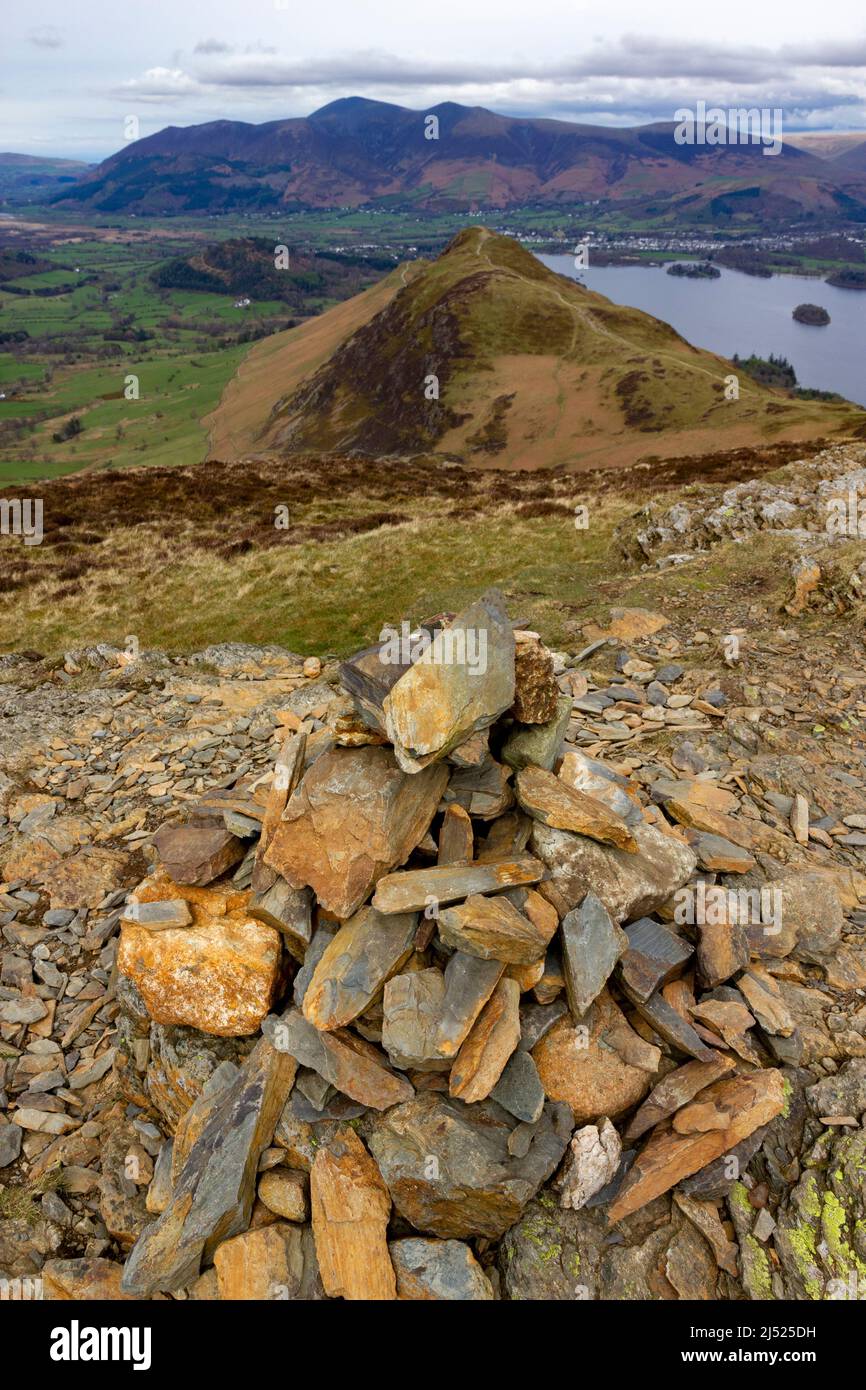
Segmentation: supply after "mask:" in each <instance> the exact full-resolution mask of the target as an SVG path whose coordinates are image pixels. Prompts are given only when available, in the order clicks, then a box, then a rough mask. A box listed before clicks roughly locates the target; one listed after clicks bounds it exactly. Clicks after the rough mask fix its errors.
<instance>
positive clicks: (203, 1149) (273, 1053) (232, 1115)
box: [121, 1038, 297, 1298]
mask: <svg viewBox="0 0 866 1390" xmlns="http://www.w3.org/2000/svg"><path fill="white" fill-rule="evenodd" d="M296 1070H297V1064H296V1062H295V1060H294V1058H292V1057H290V1056H288V1055H287V1054H286V1053H281V1052H278V1051H277V1050H276V1049H275V1048H273V1047H272V1046H271V1044H270V1043H269V1042H268V1041H267V1039H265V1038H261V1039H260V1040H259V1042H257V1043H256V1046H255V1048H254V1049H253V1051H252V1052H251V1053H250V1056H249V1058H248V1059H247V1061H246V1063H245V1065H244V1067H243V1070H242V1071H241V1073H240V1075H239V1076H238V1078H237V1079H236V1081H235V1082H234V1083H233V1084H232V1085H231V1086H230V1087H229V1089H228V1091H227V1092H226V1094H225V1096H224V1099H223V1101H222V1103H221V1104H220V1105H219V1106H218V1107H217V1109H216V1111H215V1112H214V1114H213V1115H212V1116H211V1118H210V1120H209V1121H208V1123H207V1124H206V1125H205V1128H204V1129H203V1131H202V1133H201V1134H200V1135H199V1137H198V1139H197V1140H196V1142H195V1143H194V1144H193V1147H192V1149H191V1151H190V1154H189V1157H188V1158H187V1161H186V1163H185V1164H184V1166H183V1171H182V1172H181V1174H180V1177H179V1178H178V1181H177V1184H176V1186H175V1189H174V1192H173V1193H172V1197H171V1201H170V1202H169V1204H168V1206H167V1207H166V1209H165V1211H164V1212H163V1213H162V1215H161V1216H160V1217H159V1218H158V1220H156V1221H155V1222H154V1223H153V1224H152V1225H150V1226H147V1227H145V1229H144V1231H142V1233H141V1235H140V1236H139V1238H138V1240H137V1242H136V1244H135V1246H134V1248H133V1250H132V1253H131V1255H130V1257H129V1259H128V1261H127V1263H126V1268H125V1270H124V1273H123V1280H122V1282H121V1287H122V1289H123V1291H124V1293H130V1294H136V1295H137V1296H138V1297H140V1298H148V1297H150V1296H151V1295H152V1294H154V1293H157V1292H163V1293H171V1292H172V1291H173V1290H175V1289H180V1288H183V1287H184V1286H185V1285H187V1284H190V1283H192V1281H193V1280H194V1279H195V1278H197V1276H198V1274H199V1272H200V1270H201V1266H202V1262H203V1261H204V1263H207V1262H208V1261H209V1259H210V1258H212V1256H213V1252H214V1251H215V1249H216V1247H217V1246H218V1245H219V1244H220V1243H221V1241H224V1240H228V1239H229V1238H230V1237H231V1236H235V1235H238V1234H239V1233H240V1232H241V1231H245V1230H246V1229H247V1227H248V1226H249V1223H250V1215H251V1213H252V1209H253V1202H254V1200H255V1193H256V1174H257V1171H258V1165H259V1159H260V1158H261V1156H262V1154H263V1153H264V1151H265V1149H266V1148H267V1147H268V1145H269V1144H270V1142H271V1139H272V1137H273V1134H274V1129H275V1128H276V1124H277V1121H278V1119H279V1118H280V1112H281V1111H282V1109H283V1106H284V1105H285V1103H286V1099H287V1097H288V1094H289V1091H290V1090H291V1088H292V1083H293V1081H294V1079H295V1072H296Z"/></svg>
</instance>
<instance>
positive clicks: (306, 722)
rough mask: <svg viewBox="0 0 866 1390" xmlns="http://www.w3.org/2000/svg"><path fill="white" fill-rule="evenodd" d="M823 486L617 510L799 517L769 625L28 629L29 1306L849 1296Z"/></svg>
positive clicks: (21, 1002)
mask: <svg viewBox="0 0 866 1390" xmlns="http://www.w3.org/2000/svg"><path fill="white" fill-rule="evenodd" d="M816 480H817V481H816V484H815V485H816V486H818V484H819V483H820V481H821V475H820V474H816ZM766 486H768V487H769V486H770V485H769V484H767V485H766ZM804 489H805V490H804ZM807 492H808V488H806V487H805V484H804V485H803V486H801V489H800V493H799V494H798V495H797V496H796V497H795V496H790V497H788V496H780V495H779V494H778V493H777V494H774V495H773V496H772V497H771V496H769V495H768V496H763V495H762V496H760V497H758V496H756V494H755V489H752V490H751V492H750V491H749V488H748V486H747V485H743V486H742V488H740V490H739V491H737V492H736V496H731V497H728V498H727V500H725V501H723V502H722V503H721V505H720V508H719V509H717V511H718V515H717V516H716V519H715V520H713V519H712V512H713V508H712V507H709V506H708V505H703V503H702V504H701V505H698V504H697V503H695V504H693V507H692V511H691V513H690V515H689V517H688V518H685V517H684V516H683V513H682V511H673V512H671V511H669V512H667V513H665V514H653V515H652V516H650V517H648V518H647V519H646V527H645V528H644V529H643V530H642V531H641V532H640V534H639V535H638V534H636V535H635V538H634V543H635V545H636V547H637V548H638V550H639V551H640V553H641V554H642V555H643V557H644V560H645V562H646V563H649V564H653V565H654V564H655V563H656V562H657V561H658V562H660V563H661V564H663V565H665V564H668V563H670V564H676V565H680V564H685V565H688V563H689V556H690V555H693V554H695V553H697V552H699V551H700V550H701V549H702V548H706V546H709V545H712V544H714V543H715V540H714V537H716V538H717V536H718V533H719V531H720V530H721V529H725V528H726V529H727V532H728V533H731V529H732V528H733V530H734V531H736V528H737V527H740V528H741V530H742V531H743V534H744V535H746V536H749V535H751V536H752V543H763V541H764V540H765V539H766V537H765V536H764V532H765V531H766V529H767V527H768V526H773V527H776V528H778V527H779V525H780V524H784V526H785V527H786V529H788V530H789V531H792V532H793V531H795V530H796V531H798V532H799V533H800V536H801V540H803V548H802V554H801V557H800V561H799V562H798V564H797V566H796V567H795V573H794V574H793V576H792V583H791V592H790V595H789V601H788V604H787V608H786V609H783V610H782V611H777V612H772V613H771V612H768V611H767V610H766V608H764V609H763V610H762V609H761V599H760V596H756V598H755V601H754V604H753V612H752V617H753V618H754V622H753V624H752V625H751V626H750V627H748V628H744V627H742V626H740V627H736V626H735V625H734V622H735V619H734V618H733V616H732V610H731V609H730V608H729V607H727V606H726V598H725V594H724V593H723V592H722V591H716V592H712V593H705V594H703V595H699V596H697V597H694V598H693V600H692V601H691V602H686V601H682V602H676V603H672V604H671V608H670V611H666V612H655V611H650V610H648V609H643V608H635V607H630V608H613V609H611V610H610V612H609V613H608V614H607V616H606V617H605V618H604V620H603V621H601V622H599V623H597V624H595V625H590V626H588V627H587V629H586V631H585V633H584V639H585V640H584V642H583V645H582V646H581V648H580V649H579V650H573V651H568V652H561V651H549V650H548V649H547V648H546V647H545V646H544V644H543V641H542V640H541V638H540V637H539V636H538V635H536V634H534V633H531V632H527V631H525V630H523V629H522V628H520V627H519V626H518V627H517V628H516V629H515V627H514V625H513V624H512V623H511V621H510V619H509V617H508V616H507V615H506V613H505V611H504V608H503V605H502V603H501V601H500V600H499V598H498V597H497V596H496V595H487V596H484V597H482V598H479V599H478V600H477V601H476V602H475V603H474V604H472V605H471V606H470V607H469V608H467V609H466V610H464V612H463V613H461V614H457V615H439V617H438V618H437V619H436V620H431V622H430V624H429V625H428V626H427V627H425V628H424V629H423V631H421V630H419V631H418V632H416V633H415V634H414V635H413V636H412V638H411V641H412V642H414V643H416V646H415V647H414V649H413V650H412V651H411V652H410V654H409V660H410V662H411V661H412V660H413V659H414V664H407V661H406V659H405V653H403V652H401V651H400V649H399V644H398V645H397V647H396V648H394V649H388V650H384V649H380V647H379V645H378V644H377V645H375V646H374V647H372V648H371V649H369V650H368V651H366V652H365V653H360V654H358V655H357V656H356V657H353V658H351V659H350V660H349V661H347V662H346V663H344V664H343V665H341V666H338V665H336V664H329V665H326V666H324V667H322V665H321V663H320V662H319V661H318V660H316V659H308V660H307V661H303V660H302V659H301V658H300V657H296V656H294V655H293V654H292V653H290V652H287V651H284V650H282V649H279V648H253V647H247V646H241V645H234V644H226V645H222V646H214V647H211V648H209V649H207V650H206V651H203V652H201V653H198V654H196V655H195V656H192V657H187V658H183V659H181V658H175V657H172V656H170V655H168V654H166V653H163V652H142V653H133V652H125V651H122V650H119V649H116V648H111V647H98V648H92V649H88V650H84V651H77V652H70V653H67V654H66V657H65V659H64V661H63V663H62V664H58V663H46V662H44V661H42V660H41V659H37V658H36V656H35V654H32V653H31V654H29V655H28V654H25V655H19V656H13V657H5V658H3V659H2V669H0V680H2V685H0V708H2V716H3V717H2V734H0V767H2V775H0V809H2V820H0V867H2V883H0V928H2V937H0V966H2V971H0V1106H2V1110H0V1280H3V1281H4V1283H3V1284H0V1290H2V1291H3V1296H4V1297H14V1296H21V1294H20V1292H19V1293H18V1294H16V1289H18V1290H20V1289H21V1288H22V1287H24V1284H23V1283H22V1281H24V1282H25V1283H26V1281H27V1280H31V1281H33V1280H41V1281H42V1283H41V1289H42V1291H43V1293H44V1296H46V1297H49V1298H77V1299H80V1298H84V1299H87V1298H105V1297H108V1298H118V1299H120V1298H133V1299H135V1298H138V1299H141V1298H152V1297H163V1298H164V1297H168V1298H172V1299H175V1300H182V1299H186V1298H193V1299H253V1298H289V1299H323V1298H347V1299H371V1298H376V1299H382V1298H385V1299H391V1298H402V1299H425V1300H429V1299H444V1300H452V1299H459V1300H463V1299H482V1300H491V1299H505V1300H507V1299H522V1300H525V1299H556V1300H577V1299H603V1300H616V1299H626V1300H630V1299H659V1298H663V1299H678V1298H679V1299H692V1298H700V1299H719V1300H729V1299H738V1298H743V1297H746V1298H752V1299H774V1298H779V1299H781V1298H793V1299H797V1300H811V1299H823V1298H845V1297H857V1296H859V1297H862V1296H863V1287H862V1280H863V1277H864V1273H863V1271H864V1260H866V1248H864V1247H863V1231H864V1229H866V1224H864V1223H866V1207H864V1197H863V1184H862V1174H863V1169H864V1164H866V1129H864V1123H863V1122H864V1116H866V787H864V781H866V667H864V663H863V659H862V625H861V624H860V622H859V621H858V619H857V616H856V615H857V611H858V610H857V607H856V605H857V604H858V602H859V597H858V592H857V586H856V584H855V585H854V586H853V587H852V586H851V585H850V583H849V585H848V587H847V589H846V590H845V592H844V594H843V593H842V592H841V591H840V590H839V588H838V587H836V588H831V589H828V588H826V587H825V588H823V589H822V573H821V566H820V564H818V563H817V562H815V561H814V560H813V558H812V556H811V552H810V549H809V544H808V542H809V537H810V534H812V532H810V524H809V519H808V506H807V502H806V501H805V500H804V499H805V497H806V493H807ZM715 500H716V501H718V499H715ZM769 503H775V504H776V505H775V510H774V511H773V512H772V514H771V516H770V518H769V520H768V518H767V516H766V515H765V513H764V512H763V511H762V510H761V509H762V508H765V507H766V505H768V504H769ZM782 504H785V505H787V506H788V507H790V508H791V509H792V510H790V511H786V510H785V506H783V505H782ZM797 508H799V514H797V515H795V513H796V512H797ZM708 517H710V518H711V519H710V520H708V519H707V518H708ZM812 529H813V531H814V528H812ZM756 537H757V538H758V539H757V540H756V539H755V538H756ZM671 556H673V557H674V558H673V559H671V558H670V557H671ZM816 569H817V570H818V573H817V574H816V573H815V570H816ZM737 612H738V613H741V612H742V609H741V608H739V609H738V610H737ZM736 621H739V619H737V620H736ZM419 633H420V636H419ZM419 640H420V641H421V643H422V646H421V647H419V646H417V643H418V642H419ZM431 643H432V645H430V644H431ZM424 645H427V646H428V647H429V653H428V655H429V656H430V657H431V659H428V660H417V657H418V656H419V655H420V654H421V650H422V647H423V646H424ZM482 653H483V657H482ZM852 1290H853V1291H854V1292H852ZM858 1291H859V1293H858Z"/></svg>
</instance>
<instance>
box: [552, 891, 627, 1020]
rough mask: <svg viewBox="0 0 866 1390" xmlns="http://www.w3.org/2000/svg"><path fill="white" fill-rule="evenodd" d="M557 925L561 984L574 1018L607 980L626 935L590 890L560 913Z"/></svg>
mask: <svg viewBox="0 0 866 1390" xmlns="http://www.w3.org/2000/svg"><path fill="white" fill-rule="evenodd" d="M560 929H561V933H562V968H563V973H564V975H565V988H566V993H567V995H568V1003H569V1008H570V1009H571V1013H572V1017H573V1018H574V1020H575V1022H578V1021H579V1020H580V1019H581V1018H582V1016H583V1015H584V1014H585V1013H586V1011H587V1009H588V1008H589V1006H590V1004H591V1003H592V1002H593V1000H594V999H596V998H597V997H598V995H599V994H600V993H601V991H602V989H603V988H604V986H605V985H606V984H607V981H608V979H609V978H610V976H611V974H612V973H613V968H614V966H615V965H616V963H617V961H618V960H619V959H620V957H621V956H622V955H623V954H624V953H625V951H626V950H627V949H628V944H629V938H628V937H627V936H626V934H625V932H623V931H622V930H621V929H620V928H619V927H618V926H617V925H616V923H615V922H614V921H613V918H612V917H611V915H610V913H609V912H608V910H607V908H606V907H605V906H604V903H602V902H601V900H600V899H599V898H597V897H596V895H595V894H594V893H587V895H586V897H585V898H584V900H583V902H582V903H581V904H580V906H579V907H576V908H573V909H572V911H571V912H569V913H567V914H566V916H565V917H563V919H562V923H561V928H560Z"/></svg>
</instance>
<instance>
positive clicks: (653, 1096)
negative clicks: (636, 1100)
mask: <svg viewBox="0 0 866 1390" xmlns="http://www.w3.org/2000/svg"><path fill="white" fill-rule="evenodd" d="M733 1069H734V1063H733V1061H732V1059H731V1058H730V1057H726V1056H725V1054H724V1053H723V1052H718V1053H716V1056H715V1058H713V1060H712V1061H709V1062H686V1063H685V1065H684V1066H682V1067H677V1069H676V1071H672V1072H668V1074H667V1076H665V1077H663V1078H662V1080H661V1081H660V1082H659V1084H658V1085H657V1086H655V1087H654V1088H653V1090H652V1091H650V1094H649V1095H648V1096H647V1098H646V1100H645V1101H644V1103H643V1105H642V1106H641V1107H640V1109H639V1110H638V1111H637V1112H636V1114H635V1115H633V1116H632V1118H631V1120H630V1121H629V1124H628V1127H627V1129H626V1131H625V1138H626V1139H639V1138H640V1137H641V1135H642V1134H646V1132H647V1130H648V1129H653V1128H654V1126H655V1125H657V1124H659V1123H660V1122H661V1121H662V1120H666V1119H667V1118H668V1116H669V1115H673V1114H674V1112H675V1111H676V1110H679V1109H680V1107H681V1106H683V1105H687V1104H688V1102H689V1101H690V1100H694V1098H695V1096H696V1095H697V1094H698V1092H699V1091H703V1090H704V1089H705V1088H706V1087H707V1086H711V1085H712V1083H713V1082H714V1081H718V1080H720V1079H721V1077H723V1076H724V1075H725V1073H726V1072H730V1071H733Z"/></svg>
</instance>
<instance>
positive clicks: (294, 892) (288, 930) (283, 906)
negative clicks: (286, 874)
mask: <svg viewBox="0 0 866 1390" xmlns="http://www.w3.org/2000/svg"><path fill="white" fill-rule="evenodd" d="M248 911H249V914H250V916H251V917H254V918H255V919H256V921H257V922H264V923H265V924H266V926H269V927H274V928H275V929H276V930H277V931H278V932H280V933H281V935H282V936H283V939H284V941H285V944H286V948H287V949H288V950H289V951H290V952H291V954H292V955H293V956H294V957H295V959H296V960H301V961H302V960H304V959H305V957H306V951H307V947H308V946H309V944H310V941H311V940H312V936H313V895H312V893H311V892H310V890H309V888H292V886H291V884H289V883H287V882H286V880H285V879H284V878H278V877H276V876H275V877H274V882H273V883H272V884H271V886H270V887H269V888H266V889H264V890H263V891H261V892H258V893H253V895H252V897H251V898H250V901H249V907H248Z"/></svg>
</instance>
